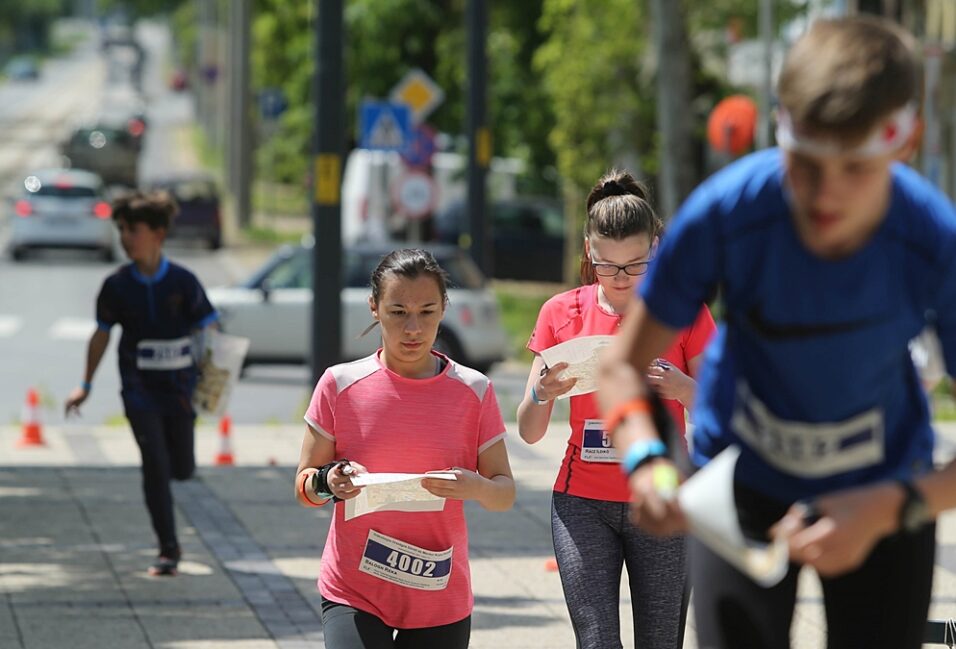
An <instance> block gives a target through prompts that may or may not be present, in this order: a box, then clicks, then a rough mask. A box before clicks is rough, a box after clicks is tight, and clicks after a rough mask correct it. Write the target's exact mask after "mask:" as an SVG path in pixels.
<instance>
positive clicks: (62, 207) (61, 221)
mask: <svg viewBox="0 0 956 649" xmlns="http://www.w3.org/2000/svg"><path fill="white" fill-rule="evenodd" d="M11 207H12V215H11V217H10V226H11V227H10V243H9V246H10V254H11V256H12V257H13V259H14V260H20V259H23V258H24V256H25V255H26V253H27V252H28V251H29V250H31V249H34V248H86V249H92V250H96V251H98V252H99V253H100V255H101V256H102V257H103V259H104V260H106V261H112V260H113V258H114V255H115V250H116V243H117V234H116V227H115V226H114V225H113V220H112V219H111V218H110V217H111V216H112V210H111V209H110V204H109V203H108V202H107V200H106V195H105V194H104V188H103V181H102V180H101V179H100V177H99V176H97V175H96V174H94V173H91V172H89V171H81V170H79V169H46V170H43V171H37V172H36V173H33V174H31V175H29V176H27V177H26V179H25V180H24V181H23V187H22V190H21V192H20V194H19V195H16V196H14V197H13V199H12V202H11Z"/></svg>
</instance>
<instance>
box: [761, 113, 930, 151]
mask: <svg viewBox="0 0 956 649" xmlns="http://www.w3.org/2000/svg"><path fill="white" fill-rule="evenodd" d="M916 123H917V109H916V105H915V104H906V105H905V106H903V107H902V108H900V109H899V110H898V111H896V112H895V113H893V114H892V115H890V116H889V117H888V118H886V120H885V121H884V122H883V123H882V124H881V125H880V126H879V127H878V128H876V129H874V131H873V133H871V134H870V136H869V137H868V138H866V139H865V140H864V141H863V142H862V143H860V144H859V145H858V146H856V147H854V148H852V149H847V148H845V147H843V146H841V145H840V143H839V142H838V141H837V140H835V139H833V138H823V139H821V138H814V137H812V136H809V135H804V134H800V133H797V132H796V131H795V130H794V128H793V122H792V121H791V119H790V114H789V113H788V112H787V111H786V110H784V109H783V108H781V109H780V110H779V112H778V115H777V145H778V146H779V147H780V148H781V149H786V150H787V151H797V152H800V153H807V154H809V155H817V156H825V155H852V156H856V157H859V158H873V157H876V156H881V155H885V154H887V153H892V152H893V151H896V150H897V149H898V148H900V147H901V146H902V145H903V144H904V143H905V142H906V141H907V140H908V139H909V137H910V136H911V135H912V134H913V131H914V130H915V129H916Z"/></svg>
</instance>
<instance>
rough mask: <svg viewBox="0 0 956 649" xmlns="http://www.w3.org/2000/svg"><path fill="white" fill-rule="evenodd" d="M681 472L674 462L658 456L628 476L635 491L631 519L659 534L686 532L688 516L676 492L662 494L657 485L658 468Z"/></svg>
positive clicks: (649, 530) (631, 487) (632, 496)
mask: <svg viewBox="0 0 956 649" xmlns="http://www.w3.org/2000/svg"><path fill="white" fill-rule="evenodd" d="M655 468H657V470H658V471H671V470H673V471H675V472H676V471H677V467H675V466H674V463H673V462H671V461H670V460H667V459H665V458H658V459H656V460H653V461H651V462H648V463H647V464H645V465H644V466H642V467H640V468H638V469H637V470H636V471H635V472H634V473H632V474H631V477H630V478H629V479H628V487H629V488H630V491H631V522H633V523H634V524H635V525H637V526H638V527H640V528H641V529H643V530H646V531H648V532H650V533H651V534H655V535H657V536H672V535H674V534H683V533H684V532H686V531H687V530H688V525H687V518H686V517H685V516H684V512H683V511H682V510H681V508H680V504H679V503H678V502H677V498H676V497H675V496H674V494H673V493H671V494H669V495H667V494H662V493H661V492H660V491H659V490H658V486H657V485H655V484H654V470H655Z"/></svg>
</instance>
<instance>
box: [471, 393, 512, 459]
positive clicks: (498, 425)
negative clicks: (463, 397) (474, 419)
mask: <svg viewBox="0 0 956 649" xmlns="http://www.w3.org/2000/svg"><path fill="white" fill-rule="evenodd" d="M506 434H507V429H506V428H505V421H504V419H502V418H501V409H500V408H499V407H498V397H497V396H496V395H495V389H494V386H492V385H491V382H490V381H489V382H488V389H487V390H485V398H484V399H482V401H481V415H480V419H479V421H478V455H481V454H482V453H483V452H484V450H485V449H486V448H488V447H490V446H492V445H493V444H494V443H495V442H497V441H498V440H499V439H504V437H505V435H506Z"/></svg>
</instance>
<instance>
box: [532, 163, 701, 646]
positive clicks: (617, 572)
mask: <svg viewBox="0 0 956 649" xmlns="http://www.w3.org/2000/svg"><path fill="white" fill-rule="evenodd" d="M587 210H588V215H587V220H586V222H585V226H584V255H583V257H582V263H581V280H582V283H583V286H581V287H579V288H576V289H573V290H570V291H566V292H564V293H560V294H558V295H556V296H554V297H553V298H551V299H550V300H548V301H547V302H546V303H545V304H544V305H543V306H542V307H541V311H540V313H539V314H538V321H537V324H536V325H535V329H534V332H533V333H532V334H531V340H530V341H529V342H528V348H529V349H530V350H531V351H533V352H535V358H534V361H533V363H532V365H531V373H530V375H529V376H528V386H527V389H526V395H525V397H524V399H523V400H522V401H521V404H520V405H519V406H518V430H519V432H520V434H521V437H522V439H524V440H525V441H526V442H528V443H529V444H534V443H535V442H537V441H539V440H540V439H541V438H542V437H544V435H545V432H546V431H547V428H548V424H549V422H550V419H551V410H552V406H553V400H554V399H555V398H557V397H559V396H561V395H562V394H565V393H566V392H568V391H569V390H570V389H571V388H572V387H573V386H574V384H575V379H573V378H571V379H562V378H560V377H561V372H562V370H564V369H565V368H566V367H567V365H566V364H565V363H558V364H555V365H554V366H553V367H550V368H546V367H545V365H544V362H543V360H542V359H541V356H540V355H539V354H540V352H541V351H542V350H545V349H548V348H549V347H553V346H554V345H557V344H558V343H562V342H565V341H568V340H571V339H574V338H578V337H581V336H593V335H612V334H616V333H617V330H618V327H619V326H620V324H621V318H622V316H623V311H624V307H625V306H626V305H627V304H628V301H629V300H630V299H631V296H632V295H634V293H635V291H636V290H637V287H638V286H639V285H640V282H641V280H642V279H643V275H644V273H646V272H647V267H648V264H649V263H650V260H651V258H652V257H653V255H654V250H655V249H656V247H657V243H658V238H659V237H660V235H661V231H662V229H663V224H662V223H661V221H660V219H659V218H658V217H657V215H656V214H654V211H653V209H652V208H651V206H650V204H649V203H648V202H647V197H646V192H645V190H644V188H643V187H642V186H641V185H640V183H638V182H637V181H636V180H634V178H633V177H632V176H631V175H630V174H628V173H625V172H611V173H609V174H607V175H606V176H605V177H604V178H602V179H601V180H600V181H598V183H597V184H596V185H595V186H594V188H593V189H592V190H591V192H590V194H589V195H588V200H587ZM714 329H715V327H714V321H713V318H711V315H710V312H709V311H708V310H707V307H705V306H702V307H701V310H700V313H699V314H698V317H697V320H696V321H695V322H694V324H693V325H692V326H691V327H689V328H688V329H686V330H684V331H683V332H681V335H680V337H679V339H678V341H677V342H675V344H674V345H673V346H672V347H671V349H669V350H668V351H667V353H666V354H664V356H663V358H660V359H658V360H657V361H656V362H655V364H654V366H652V367H651V368H648V383H649V384H651V385H653V386H654V387H655V389H656V390H657V392H658V394H659V395H660V397H661V398H662V399H664V400H665V401H664V404H665V405H666V406H667V409H668V410H669V411H670V413H671V416H672V417H673V419H674V422H675V424H676V426H677V428H678V430H679V431H680V433H683V432H684V407H685V406H687V407H690V405H691V403H692V401H693V398H694V389H695V387H696V384H695V382H694V380H693V379H692V378H691V376H693V375H695V374H696V370H697V366H698V365H699V363H700V358H701V354H702V353H703V351H704V347H705V346H706V344H707V341H708V340H709V338H710V336H711V334H712V333H713V331H714ZM595 397H596V395H595V394H594V393H590V394H583V395H577V396H572V397H571V417H570V424H571V437H570V438H569V439H568V447H567V451H566V453H565V457H564V460H563V461H562V463H561V468H560V469H559V471H558V477H557V480H556V481H555V484H554V494H553V496H552V509H551V530H552V536H553V540H554V550H555V556H556V558H557V561H558V570H559V571H560V575H561V583H562V586H563V587H564V595H565V600H566V601H567V604H568V611H569V613H570V616H571V623H572V626H573V628H574V633H575V636H576V637H577V646H578V647H579V648H580V649H591V648H594V649H598V648H604V647H620V646H621V637H620V620H619V619H618V611H619V593H620V582H621V568H622V566H623V565H624V564H626V565H627V572H628V579H629V582H630V584H629V585H630V588H631V601H632V614H633V620H634V642H635V646H636V647H640V648H641V649H657V648H660V649H663V648H668V649H669V648H672V647H680V646H681V644H682V641H683V629H684V618H685V614H686V598H685V597H684V581H685V576H684V575H685V570H684V555H685V553H684V541H683V539H682V538H679V537H674V538H668V539H662V538H657V537H654V536H651V535H649V534H645V533H644V532H641V531H640V530H638V529H637V528H636V527H633V526H632V525H631V524H630V523H629V522H628V501H629V499H630V495H629V492H628V489H627V481H626V479H625V477H624V475H623V474H622V473H621V468H620V461H619V459H618V457H617V455H616V453H615V451H614V449H613V448H612V447H611V445H610V438H609V436H608V434H607V431H606V430H605V427H604V422H603V421H602V420H601V415H600V410H599V409H598V405H597V401H596V399H595ZM681 438H683V435H681Z"/></svg>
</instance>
